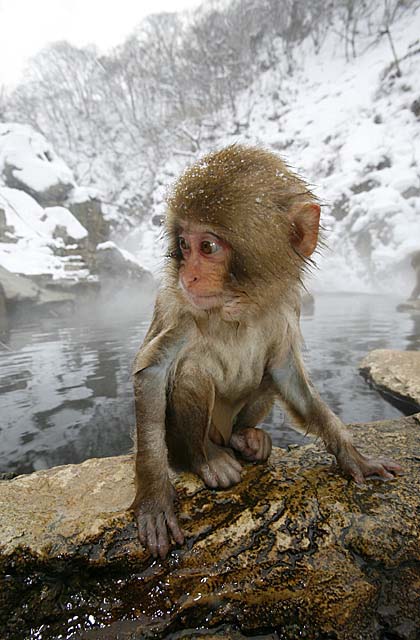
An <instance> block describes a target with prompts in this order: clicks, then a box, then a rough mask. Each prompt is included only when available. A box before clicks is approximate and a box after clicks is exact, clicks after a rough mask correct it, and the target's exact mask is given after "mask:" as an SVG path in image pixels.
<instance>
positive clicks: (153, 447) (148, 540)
mask: <svg viewBox="0 0 420 640" xmlns="http://www.w3.org/2000/svg"><path fill="white" fill-rule="evenodd" d="M160 324H161V319H160V318H159V313H158V310H157V309H155V315H154V318H153V321H152V325H151V327H150V330H149V333H148V334H147V336H146V339H145V342H144V344H143V347H142V348H141V349H140V351H139V353H138V356H137V358H136V362H135V367H134V397H135V411H136V436H137V442H136V460H135V484H136V495H135V498H134V501H133V503H132V505H131V509H132V510H133V511H134V513H135V515H136V518H137V523H138V531H139V538H140V541H141V542H142V544H144V545H145V546H146V547H147V548H148V549H149V550H150V551H151V553H152V554H153V556H154V557H157V556H158V555H160V557H162V558H164V557H165V556H166V554H167V552H168V550H169V544H170V534H172V537H173V538H174V540H175V541H176V542H178V543H179V544H182V543H183V541H184V536H183V533H182V531H181V530H180V528H179V526H178V521H177V518H176V515H175V512H174V506H173V497H174V489H173V487H172V485H171V483H170V480H169V465H168V451H167V446H166V441H165V413H166V386H167V374H168V369H169V366H170V362H171V361H170V353H171V344H172V343H173V344H176V339H175V337H174V336H173V335H172V330H171V329H167V330H166V331H162V332H161V333H159V328H160ZM148 338H149V339H148Z"/></svg>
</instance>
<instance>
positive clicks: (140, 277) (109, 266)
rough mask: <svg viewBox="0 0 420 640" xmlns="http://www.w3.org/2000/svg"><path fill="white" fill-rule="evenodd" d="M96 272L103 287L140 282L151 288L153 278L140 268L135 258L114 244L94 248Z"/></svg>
mask: <svg viewBox="0 0 420 640" xmlns="http://www.w3.org/2000/svg"><path fill="white" fill-rule="evenodd" d="M96 270H97V272H98V274H99V277H100V280H101V282H103V283H104V284H105V286H106V285H107V284H108V283H109V282H111V283H119V286H127V285H129V284H130V283H131V286H132V284H133V282H141V283H144V284H149V285H151V286H153V284H154V280H153V276H152V274H151V273H150V271H148V270H147V269H145V268H144V267H142V266H141V265H140V264H139V263H138V262H137V260H136V259H135V257H134V256H133V255H132V254H131V253H130V252H129V251H126V250H125V249H121V248H120V247H118V246H117V245H116V244H115V243H114V242H111V241H108V242H102V243H101V244H98V246H97V247H96Z"/></svg>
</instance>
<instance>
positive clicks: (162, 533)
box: [131, 498, 184, 560]
mask: <svg viewBox="0 0 420 640" xmlns="http://www.w3.org/2000/svg"><path fill="white" fill-rule="evenodd" d="M131 509H132V510H133V511H134V513H135V516H136V520H137V526H138V534H139V539H140V542H141V543H142V545H143V546H145V547H146V549H148V550H149V551H150V553H151V554H152V556H153V557H154V558H157V557H158V556H159V557H160V558H162V560H163V559H164V558H165V557H166V555H167V553H168V551H169V548H170V544H171V536H172V538H173V539H174V540H175V542H178V544H183V542H184V534H183V532H182V530H181V529H180V528H179V525H178V520H177V517H176V515H175V512H174V508H173V504H172V498H170V499H169V498H168V499H167V500H165V499H164V500H162V502H160V501H159V502H157V501H156V500H144V501H143V502H140V503H139V504H135V503H134V504H133V505H132V507H131Z"/></svg>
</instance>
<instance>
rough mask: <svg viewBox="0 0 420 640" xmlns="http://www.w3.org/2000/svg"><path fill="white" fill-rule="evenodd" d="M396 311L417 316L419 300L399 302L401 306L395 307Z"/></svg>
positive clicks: (419, 305) (419, 309) (419, 310)
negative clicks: (407, 312)
mask: <svg viewBox="0 0 420 640" xmlns="http://www.w3.org/2000/svg"><path fill="white" fill-rule="evenodd" d="M397 311H409V312H410V313H413V314H415V315H417V314H418V313H420V299H418V300H407V301H406V302H401V304H399V305H398V306H397Z"/></svg>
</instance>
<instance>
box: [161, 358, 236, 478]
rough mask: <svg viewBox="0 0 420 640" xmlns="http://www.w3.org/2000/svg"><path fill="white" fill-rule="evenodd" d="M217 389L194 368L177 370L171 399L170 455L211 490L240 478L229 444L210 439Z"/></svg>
mask: <svg viewBox="0 0 420 640" xmlns="http://www.w3.org/2000/svg"><path fill="white" fill-rule="evenodd" d="M214 401H215V390H214V385H213V383H212V381H211V380H210V379H209V378H208V377H206V376H205V375H204V374H202V373H201V372H199V371H197V370H194V371H193V372H188V374H187V375H186V374H185V373H181V372H178V373H177V377H176V381H175V384H174V386H173V389H172V392H171V398H170V407H169V415H168V416H167V418H168V430H167V440H168V447H169V452H170V455H171V457H172V458H173V459H174V461H175V462H177V463H178V464H181V465H182V466H183V467H184V468H187V469H189V470H191V471H193V472H194V473H196V474H197V475H199V476H200V478H201V479H202V480H203V481H204V482H205V483H206V485H207V486H209V487H211V488H212V489H217V488H227V487H230V486H232V485H234V484H236V483H238V482H239V481H240V480H241V470H242V467H241V464H240V463H239V462H238V461H237V460H236V458H235V457H234V455H233V454H232V452H231V451H230V450H229V449H227V448H226V447H222V446H219V445H218V444H216V443H214V442H212V441H211V440H210V438H209V430H210V426H211V418H212V411H213V407H214Z"/></svg>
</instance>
